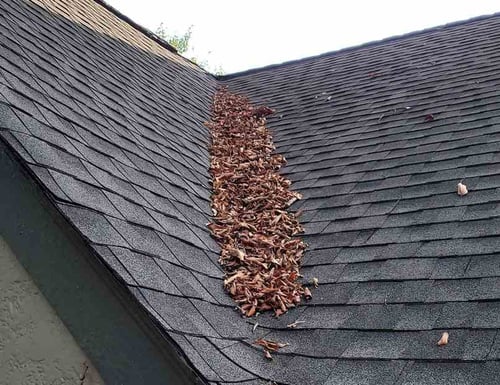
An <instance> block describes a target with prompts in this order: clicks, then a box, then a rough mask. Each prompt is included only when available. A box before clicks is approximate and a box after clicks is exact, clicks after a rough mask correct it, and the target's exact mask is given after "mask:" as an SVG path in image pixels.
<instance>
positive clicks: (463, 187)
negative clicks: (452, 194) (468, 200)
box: [457, 182, 469, 197]
mask: <svg viewBox="0 0 500 385" xmlns="http://www.w3.org/2000/svg"><path fill="white" fill-rule="evenodd" d="M468 192H469V191H468V190H467V186H466V185H465V184H463V183H462V182H460V183H459V184H458V185H457V194H458V195H460V196H461V197H462V196H464V195H467V193H468Z"/></svg>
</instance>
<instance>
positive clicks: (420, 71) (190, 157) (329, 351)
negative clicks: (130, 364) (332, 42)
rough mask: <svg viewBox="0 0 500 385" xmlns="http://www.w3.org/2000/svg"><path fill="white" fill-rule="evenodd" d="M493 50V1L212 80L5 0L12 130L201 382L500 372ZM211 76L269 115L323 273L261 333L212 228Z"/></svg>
mask: <svg viewBox="0 0 500 385" xmlns="http://www.w3.org/2000/svg"><path fill="white" fill-rule="evenodd" d="M499 48H500V16H498V15H494V16H490V17H485V18H479V19H475V20H471V21H468V22H462V23H458V24H453V25H449V26H445V27H440V28H435V29H431V30H428V31H424V32H420V33H415V34H410V35H407V36H404V37H399V38H393V39H388V40H385V41H382V42H378V43H374V44H368V45H365V46H361V47H357V48H353V49H346V50H342V51H339V52H334V53H330V54H325V55H322V56H319V57H315V58H310V59H304V60H300V61H297V62H292V63H288V64H284V65H278V66H271V67H269V68H264V69H260V70H253V71H249V72H246V73H241V74H236V75H231V76H227V77H224V78H221V79H216V78H214V77H213V76H211V75H209V74H207V73H205V72H204V71H202V70H201V69H199V68H198V67H197V66H195V65H193V64H192V63H190V62H189V61H187V60H185V59H183V58H181V57H180V56H178V55H176V54H175V53H174V52H172V51H171V50H169V49H168V47H165V46H164V45H161V44H159V43H158V42H156V41H154V40H153V39H151V38H150V37H149V36H147V35H146V34H144V33H143V32H142V31H140V30H138V29H137V28H135V27H134V26H133V25H131V24H129V23H127V22H126V21H125V20H123V19H122V18H120V17H118V16H117V15H116V14H115V13H113V12H111V11H110V10H109V9H107V8H106V7H103V6H102V5H101V4H100V3H99V2H94V1H91V0H77V1H63V0H36V1H34V0H33V1H22V0H13V1H0V136H1V138H2V140H3V141H4V142H6V143H8V144H9V145H10V147H11V148H12V149H13V150H14V151H15V153H17V154H18V155H19V157H20V158H21V159H22V161H23V163H24V164H26V165H27V167H29V169H30V170H31V171H32V173H33V175H34V176H35V177H36V178H37V180H38V181H39V182H40V183H41V184H42V185H43V186H44V188H45V189H46V191H47V194H49V195H50V197H51V198H52V200H53V202H54V204H55V205H57V207H58V208H59V209H60V211H61V212H62V213H63V214H64V215H65V216H66V217H67V218H68V219H69V221H70V222H71V223H72V224H73V225H74V226H75V227H76V228H77V229H78V230H79V231H80V232H81V234H82V235H83V236H84V237H85V238H86V240H87V241H88V243H89V244H90V245H91V246H92V247H93V248H94V250H95V251H96V253H97V254H98V255H99V256H100V257H101V258H102V259H103V260H104V261H105V262H106V263H107V265H108V266H109V267H110V268H111V269H112V270H113V271H114V272H115V273H116V276H117V277H118V278H119V279H120V280H122V282H123V284H124V285H127V287H129V288H130V290H131V292H132V293H133V294H134V295H135V297H136V298H137V300H138V301H139V302H140V303H141V304H142V305H143V306H144V309H145V310H146V311H148V312H149V313H150V315H151V317H154V318H155V319H156V320H157V321H158V322H159V323H160V324H161V325H162V326H163V328H164V329H165V330H166V331H167V333H168V335H169V336H170V337H171V338H172V340H173V341H175V343H176V344H177V345H178V346H179V347H180V348H181V349H182V350H183V352H184V353H185V355H186V356H187V358H188V359H189V361H190V362H191V364H192V365H193V366H194V367H195V368H196V369H197V371H198V372H199V373H200V374H201V375H202V376H203V377H204V378H205V379H206V381H207V382H208V383H211V384H227V383H240V384H242V385H256V384H261V383H264V382H265V381H264V380H272V381H276V382H278V383H284V384H306V383H307V384H325V385H326V384H328V385H336V384H339V385H340V384H342V385H347V384H352V385H357V384H367V385H368V384H394V385H396V384H397V385H416V384H436V383H442V384H470V385H479V384H496V383H497V381H498V374H500V334H499V332H498V331H499V329H500V316H499V314H500V264H499V261H500V143H499V142H500V125H499V123H500V108H499V107H500V91H499V85H500V53H499V52H500V50H499ZM217 84H225V85H228V86H229V88H230V89H231V90H233V91H236V92H239V93H242V94H246V95H248V96H249V97H250V98H251V99H252V100H253V101H254V102H256V103H264V104H266V105H268V106H270V107H272V108H275V109H276V110H277V113H276V114H275V115H273V116H271V117H270V118H269V120H268V124H269V127H270V128H271V130H272V131H273V133H274V141H275V144H276V145H277V149H278V152H280V153H282V154H284V155H285V156H286V158H287V159H288V165H287V166H286V167H285V168H284V170H283V172H285V173H286V174H287V176H288V177H289V178H291V180H292V181H293V185H292V187H293V188H294V189H296V190H299V191H300V192H301V193H302V194H303V195H304V199H303V200H301V201H298V202H297V203H295V205H294V206H293V208H294V209H299V208H302V209H304V214H303V215H302V217H301V221H302V222H303V223H304V225H305V230H306V232H305V235H304V239H305V240H306V242H307V243H308V245H309V247H308V250H307V252H306V255H305V258H304V267H303V268H302V271H303V274H304V276H305V279H311V278H312V277H317V278H318V279H319V282H320V285H319V287H318V288H317V289H315V290H314V291H313V299H312V300H311V301H310V302H308V303H305V304H303V305H302V306H300V307H299V308H297V309H295V310H292V311H290V312H288V313H287V314H285V315H284V316H282V317H280V318H278V319H275V318H273V317H272V315H270V314H263V315H260V316H259V317H258V319H257V321H258V323H259V327H258V328H257V329H256V331H255V332H252V328H253V322H254V321H253V320H252V321H250V322H249V321H248V320H245V319H242V318H241V316H240V315H239V314H238V313H237V312H236V311H235V310H234V303H233V302H232V300H231V299H230V297H229V296H228V295H227V294H226V293H224V291H223V288H222V276H223V273H222V271H221V268H220V267H219V265H218V263H217V259H218V248H217V245H216V244H215V242H214V241H213V239H212V238H211V237H210V234H209V232H208V230H207V228H206V223H207V222H208V216H209V215H210V211H209V199H210V184H209V174H208V164H209V158H208V150H207V143H208V135H209V133H208V132H207V130H206V128H205V127H204V126H203V122H204V121H205V120H207V119H208V118H209V112H210V105H211V101H212V96H213V94H214V91H215V88H216V86H217ZM429 115H432V117H431V118H430V117H429ZM462 179H463V180H464V183H466V184H467V186H468V188H469V191H470V192H469V194H468V195H467V196H465V197H459V196H458V195H457V194H456V185H457V183H458V182H459V181H460V180H462ZM296 320H302V321H305V322H304V323H302V324H300V325H298V327H297V328H296V329H293V330H292V329H288V328H287V327H286V325H287V324H289V323H291V322H294V321H296ZM443 331H448V332H449V333H450V342H449V344H448V345H447V346H445V347H438V346H436V342H437V340H438V339H439V338H440V336H441V333H442V332H443ZM264 336H265V337H266V338H271V339H276V340H279V341H281V342H288V343H289V344H290V345H289V346H287V347H285V348H283V349H282V350H280V352H279V353H276V354H274V360H273V361H272V362H268V361H266V360H265V359H264V358H263V354H262V351H261V350H259V349H257V348H256V347H254V346H252V345H251V343H252V341H254V340H255V339H256V338H258V337H264Z"/></svg>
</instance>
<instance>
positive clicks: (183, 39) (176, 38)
mask: <svg viewBox="0 0 500 385" xmlns="http://www.w3.org/2000/svg"><path fill="white" fill-rule="evenodd" d="M192 32H193V26H192V25H191V26H190V27H189V28H188V29H187V31H186V32H184V33H182V34H177V33H171V32H169V31H168V29H167V28H166V27H165V25H164V24H163V23H161V24H160V25H159V26H158V28H157V29H156V32H155V33H156V35H158V37H160V38H162V39H163V40H165V41H166V42H167V43H168V44H170V45H171V46H173V47H174V48H175V49H176V50H177V52H178V53H179V54H181V55H183V56H184V57H187V58H188V59H189V60H191V61H192V62H194V63H196V64H198V65H199V66H200V67H202V68H204V69H205V70H207V71H208V72H212V73H214V74H216V75H223V74H224V70H223V69H222V67H221V66H215V67H212V66H211V65H210V64H209V63H208V60H206V59H200V58H199V57H198V56H197V55H196V54H194V52H193V51H194V50H193V47H191V45H190V41H191V35H192ZM209 54H210V52H209Z"/></svg>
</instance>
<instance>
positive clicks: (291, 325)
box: [286, 320, 306, 329]
mask: <svg viewBox="0 0 500 385" xmlns="http://www.w3.org/2000/svg"><path fill="white" fill-rule="evenodd" d="M304 323H306V321H298V320H297V321H295V322H292V323H291V324H288V325H286V327H287V328H289V329H295V328H296V327H297V326H299V325H300V324H304Z"/></svg>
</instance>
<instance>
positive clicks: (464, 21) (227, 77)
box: [215, 12, 500, 81]
mask: <svg viewBox="0 0 500 385" xmlns="http://www.w3.org/2000/svg"><path fill="white" fill-rule="evenodd" d="M493 17H500V12H495V13H491V14H487V15H481V16H475V17H471V18H469V19H462V20H458V21H452V22H449V23H445V24H440V25H437V26H435V27H429V28H424V29H421V30H418V31H413V32H407V33H403V34H400V35H393V36H389V37H385V38H382V39H379V40H373V41H369V42H366V43H361V44H358V45H354V46H350V47H345V48H340V49H337V50H333V51H328V52H324V53H321V54H318V55H313V56H307V57H304V58H300V59H293V60H287V61H284V62H281V63H275V64H269V65H266V66H263V67H257V68H250V69H248V70H244V71H238V72H233V73H231V74H226V75H217V76H216V77H215V78H216V79H217V80H219V81H224V80H230V79H234V78H238V77H240V76H245V75H251V74H254V73H257V72H263V71H268V70H272V69H274V68H280V67H287V66H289V65H293V64H297V63H301V62H307V61H310V60H315V59H319V58H323V57H327V56H333V55H336V54H340V53H344V52H350V51H355V50H358V49H362V48H368V47H373V46H377V45H380V44H384V43H388V42H391V41H398V40H402V39H406V38H409V37H413V36H418V35H421V34H424V33H428V32H434V31H439V30H441V29H444V28H451V27H455V26H459V25H463V24H468V23H473V22H476V21H481V20H486V19H489V18H493Z"/></svg>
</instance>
